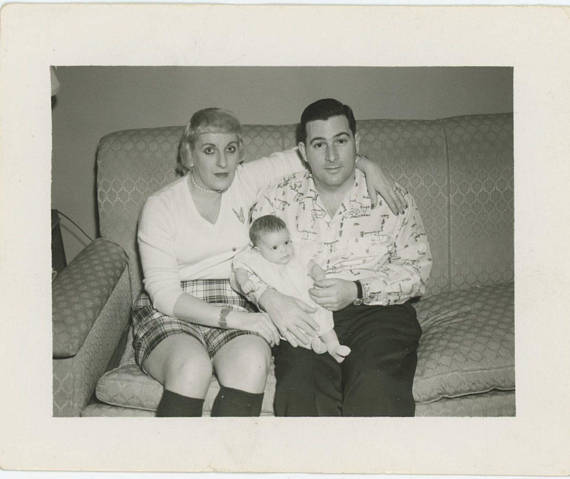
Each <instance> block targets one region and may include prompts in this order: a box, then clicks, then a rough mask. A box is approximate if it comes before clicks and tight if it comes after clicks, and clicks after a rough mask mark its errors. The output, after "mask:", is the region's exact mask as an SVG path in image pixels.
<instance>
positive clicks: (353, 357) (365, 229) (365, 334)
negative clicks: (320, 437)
mask: <svg viewBox="0 0 570 479" xmlns="http://www.w3.org/2000/svg"><path fill="white" fill-rule="evenodd" d="M298 136H299V138H298V140H299V143H298V146H299V152H300V154H301V156H302V158H303V159H304V160H305V161H306V162H307V165H308V167H309V170H308V171H307V172H304V173H298V174H296V175H293V176H291V177H288V178H286V179H285V180H283V181H282V182H281V183H280V184H279V185H277V186H276V187H273V188H271V189H269V190H267V191H265V192H264V193H263V194H262V195H261V197H260V199H259V202H258V204H257V206H256V207H255V208H254V210H253V212H252V219H255V218H257V217H259V216H262V215H266V214H274V215H276V216H279V217H281V218H282V219H283V220H284V221H285V222H286V224H287V227H288V229H289V231H290V232H291V236H292V240H293V242H295V243H297V244H298V246H299V247H300V248H303V249H304V250H305V251H307V250H309V251H310V253H311V255H312V257H313V259H314V260H315V261H316V262H317V264H319V265H320V266H321V267H322V268H323V269H324V270H325V272H326V278H325V279H320V280H316V281H315V283H314V287H313V288H312V289H311V290H310V294H311V297H312V299H313V300H314V301H315V302H316V303H318V304H320V305H321V306H323V307H325V308H327V309H329V310H331V311H333V312H334V324H335V331H336V333H337V335H338V337H339V340H340V343H341V344H345V345H346V346H348V347H350V348H351V350H352V351H351V353H350V354H349V355H348V356H347V357H346V359H345V360H344V362H342V363H340V364H339V363H337V362H336V361H335V360H334V359H333V358H332V357H331V356H330V355H328V354H321V355H319V354H316V353H315V352H313V351H311V350H310V349H306V348H297V347H294V346H296V344H295V341H292V342H286V341H282V342H281V344H280V345H279V346H278V347H277V348H276V350H275V374H276V378H277V387H276V392H275V404H274V407H275V413H276V415H278V416H317V415H318V416H338V415H344V416H413V414H414V411H415V404H414V400H413V396H412V384H413V377H414V372H415V369H416V360H417V356H416V350H417V346H418V340H419V338H420V335H421V329H420V327H419V325H418V322H417V319H416V315H415V310H414V308H413V307H412V306H411V304H410V302H409V300H410V299H411V298H413V297H417V296H420V295H421V294H423V292H424V291H425V283H426V281H427V279H428V276H429V272H430V270H431V263H432V260H431V254H430V249H429V244H428V241H427V238H426V235H425V231H424V227H423V224H422V221H421V218H420V215H419V213H418V211H417V209H416V205H415V201H414V199H413V198H412V197H411V196H410V195H409V194H408V193H406V194H405V198H406V200H407V204H408V206H407V208H406V210H405V212H404V213H403V214H402V215H394V214H393V213H392V212H391V211H390V209H389V208H388V206H387V205H386V204H385V203H384V202H382V200H380V203H379V204H378V205H372V203H371V200H370V197H369V195H368V193H367V190H366V184H365V181H364V176H363V175H362V174H361V173H360V172H359V171H358V170H357V169H356V168H355V163H356V158H357V153H358V146H359V138H358V134H357V133H356V122H355V119H354V115H353V113H352V110H351V109H350V107H348V106H347V105H343V104H342V103H341V102H339V101H337V100H334V99H330V98H328V99H323V100H319V101H317V102H315V103H312V104H311V105H309V106H308V107H307V108H306V109H305V110H304V112H303V114H302V116H301V122H300V125H299V130H298ZM373 206H374V207H373ZM278 296H279V295H278V293H276V292H275V291H274V290H266V291H265V292H263V293H262V294H260V296H258V298H259V303H260V305H261V306H262V307H263V308H264V309H265V310H266V311H267V312H268V313H269V314H270V315H271V317H272V318H274V317H277V316H279V315H281V316H283V315H284V312H283V308H282V304H283V303H280V302H279V301H278V300H277V298H278ZM276 324H277V326H278V327H279V329H280V330H281V332H282V334H283V335H284V337H286V338H288V339H289V338H291V331H287V327H286V326H283V322H281V323H280V322H279V321H276ZM297 333H300V334H301V335H302V334H303V332H299V331H297ZM305 333H307V332H306V331H305ZM297 337H298V336H297ZM310 340H311V338H310V335H309V334H307V342H309V341H310Z"/></svg>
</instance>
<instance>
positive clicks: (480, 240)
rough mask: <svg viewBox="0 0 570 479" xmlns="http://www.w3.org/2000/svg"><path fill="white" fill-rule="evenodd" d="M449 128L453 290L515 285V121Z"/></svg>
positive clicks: (481, 119) (450, 123)
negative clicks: (499, 283) (506, 283)
mask: <svg viewBox="0 0 570 479" xmlns="http://www.w3.org/2000/svg"><path fill="white" fill-rule="evenodd" d="M443 124H444V127H445V134H446V139H447V145H448V147H447V149H448V157H449V181H450V185H451V191H450V201H451V203H450V211H449V216H450V223H451V224H450V230H449V234H450V238H451V244H450V255H451V257H452V258H453V262H452V264H451V287H452V289H464V288H467V287H469V286H481V285H485V284H491V283H498V282H505V281H512V280H513V257H514V256H513V244H514V243H513V237H514V224H513V221H514V212H513V181H514V175H513V165H514V162H513V123H512V116H511V115H477V116H472V117H458V118H450V119H448V120H445V121H444V122H443Z"/></svg>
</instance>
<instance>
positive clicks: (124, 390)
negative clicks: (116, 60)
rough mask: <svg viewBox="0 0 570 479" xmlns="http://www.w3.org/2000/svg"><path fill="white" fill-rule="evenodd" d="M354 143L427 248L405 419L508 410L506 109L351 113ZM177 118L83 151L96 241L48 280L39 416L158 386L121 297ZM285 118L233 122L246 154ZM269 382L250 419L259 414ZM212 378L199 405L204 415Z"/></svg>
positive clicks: (84, 410)
mask: <svg viewBox="0 0 570 479" xmlns="http://www.w3.org/2000/svg"><path fill="white" fill-rule="evenodd" d="M358 131H359V133H360V137H361V151H362V152H363V153H365V154H367V155H368V156H369V157H370V158H372V159H374V160H376V161H379V162H381V164H382V165H383V166H384V167H385V169H386V171H388V172H389V173H390V174H391V175H392V176H393V177H394V178H395V179H396V180H397V181H399V182H400V183H402V184H403V185H404V186H406V187H407V188H408V189H409V190H410V191H411V192H412V194H413V195H414V197H415V198H416V200H417V203H418V206H419V209H420V211H421V214H422V217H423V220H424V223H425V227H426V230H427V234H428V237H429V240H430V244H431V248H432V253H433V260H434V264H433V270H432V274H431V278H430V281H429V284H428V289H427V292H426V294H425V296H424V297H423V298H421V300H420V301H418V302H417V303H415V305H414V306H415V307H416V309H417V313H418V319H419V322H420V325H421V327H422V330H423V335H422V338H421V341H420V345H419V350H418V366H417V371H416V375H415V380H414V388H413V393H414V398H415V400H416V415H418V416H513V415H515V373H514V282H513V118H512V114H489V115H468V116H460V117H453V118H444V119H438V120H384V119H374V120H364V121H359V122H358ZM181 132H182V127H162V128H148V129H137V130H127V131H119V132H115V133H111V134H109V135H106V136H105V137H103V138H102V139H101V141H100V143H99V146H98V149H97V204H98V216H99V226H100V233H101V237H100V238H98V239H96V240H95V241H94V242H93V243H92V244H90V245H89V246H87V247H86V248H85V249H84V250H83V251H82V252H81V253H80V254H79V255H78V256H77V257H76V258H75V259H74V260H73V261H72V262H71V263H70V264H69V265H68V266H67V268H66V269H64V270H63V271H62V272H61V273H60V274H59V275H58V276H57V277H56V278H55V280H54V282H53V285H52V287H53V415H54V416H152V415H153V414H154V410H155V409H156V406H157V404H158V401H159V399H160V396H161V393H162V386H161V385H160V384H159V383H158V382H156V381H154V380H153V379H152V378H150V377H148V376H146V375H144V374H143V373H142V372H141V371H140V370H139V369H138V367H137V366H136V365H135V363H134V359H133V349H132V345H131V341H132V337H131V333H130V330H129V324H130V316H129V315H130V307H131V304H132V302H133V300H134V299H135V298H136V297H137V295H138V294H139V292H140V291H141V267H140V262H139V258H138V254H137V246H136V239H135V237H136V228H137V219H138V216H139V213H140V210H141V207H142V205H143V203H144V201H145V199H146V197H147V196H148V195H149V194H150V193H152V192H154V191H156V190H157V189H159V188H160V187H162V186H163V185H165V184H167V183H169V182H170V181H172V180H173V179H174V178H175V176H174V165H175V158H176V152H177V144H178V139H179V137H180V135H181ZM294 138H295V127H294V125H247V126H245V127H244V141H245V148H246V150H247V158H248V159H250V160H251V159H255V158H259V157H261V156H265V155H267V154H269V153H271V152H273V151H276V150H281V149H284V148H289V147H291V146H292V145H293V144H294ZM274 387H275V379H274V377H273V376H271V377H270V378H269V380H268V384H267V388H266V391H265V398H264V402H263V408H262V409H263V413H262V414H263V415H271V414H272V398H273V394H274ZM217 390H218V385H217V382H216V380H215V378H212V382H211V386H210V389H209V391H208V394H207V397H206V401H205V406H204V409H205V414H209V410H210V408H211V405H212V401H213V398H214V397H215V395H216V392H217Z"/></svg>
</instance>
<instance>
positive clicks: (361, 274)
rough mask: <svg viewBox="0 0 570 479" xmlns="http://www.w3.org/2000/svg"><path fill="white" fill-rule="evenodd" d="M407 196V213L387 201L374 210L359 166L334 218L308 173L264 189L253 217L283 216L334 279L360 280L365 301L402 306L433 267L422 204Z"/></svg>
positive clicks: (422, 289) (418, 290)
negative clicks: (398, 212)
mask: <svg viewBox="0 0 570 479" xmlns="http://www.w3.org/2000/svg"><path fill="white" fill-rule="evenodd" d="M405 198H406V201H407V203H408V207H407V208H406V210H405V212H404V213H403V214H402V215H394V214H393V213H392V211H391V210H390V208H389V207H388V205H387V204H386V203H385V202H384V201H383V200H382V199H380V201H379V204H378V205H377V206H376V207H375V208H374V209H373V208H372V202H371V199H370V196H369V195H368V192H367V189H366V182H365V177H364V174H363V173H362V172H360V171H359V170H356V171H355V180H354V186H353V188H352V189H351V190H350V191H349V192H348V193H347V195H346V196H345V198H344V200H343V202H342V203H341V205H340V206H339V208H338V209H337V211H336V212H335V214H334V216H333V217H330V216H329V213H328V212H327V210H326V208H325V207H324V205H323V203H322V202H321V199H320V197H319V193H318V192H317V189H316V187H315V183H314V181H313V178H312V175H311V173H310V172H308V171H305V172H299V173H296V174H294V175H292V176H288V177H287V178H285V179H283V180H282V181H281V182H280V183H279V184H277V185H276V186H274V187H271V188H269V189H267V190H265V191H264V192H262V193H261V195H260V196H259V197H258V202H257V204H256V206H255V207H254V208H253V210H252V220H254V219H256V218H258V217H260V216H263V215H267V214H274V215H276V216H279V217H280V218H282V219H283V220H284V221H285V223H286V224H287V227H288V229H289V233H290V235H291V239H292V240H293V242H294V243H295V244H296V246H297V247H300V248H303V249H304V250H306V251H305V252H308V253H309V254H310V255H311V256H312V258H313V260H314V261H315V262H316V263H317V264H319V265H320V266H321V267H322V268H323V269H324V270H325V272H326V273H327V276H328V277H331V278H341V279H346V280H350V281H355V280H360V282H361V283H362V289H363V295H364V301H363V302H364V304H369V305H389V304H401V303H404V302H405V301H407V300H408V299H410V298H412V297H415V296H421V295H422V294H423V293H424V292H425V287H426V281H427V279H428V277H429V273H430V270H431V265H432V258H431V253H430V248H429V244H428V240H427V237H426V234H425V230H424V226H423V223H422V220H421V218H420V214H419V212H418V210H417V208H416V203H415V201H414V199H413V198H412V196H411V195H410V194H409V193H407V192H406V193H405ZM256 296H257V297H258V298H259V295H256Z"/></svg>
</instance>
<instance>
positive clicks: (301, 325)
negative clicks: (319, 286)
mask: <svg viewBox="0 0 570 479" xmlns="http://www.w3.org/2000/svg"><path fill="white" fill-rule="evenodd" d="M260 304H261V306H262V307H263V309H264V310H265V311H267V313H268V314H269V316H271V319H272V320H273V322H274V323H275V326H277V329H278V330H279V332H280V333H281V335H282V336H283V337H284V338H285V339H286V340H287V341H288V342H289V343H290V344H291V346H293V347H294V348H296V347H297V346H299V345H303V346H305V347H308V348H310V346H311V340H312V339H313V338H314V337H315V336H317V331H318V325H317V323H316V322H315V320H314V319H312V318H311V317H310V316H309V314H310V313H314V312H315V311H316V309H315V308H314V307H313V306H309V305H308V304H306V303H304V302H303V301H301V300H299V299H296V298H293V297H291V296H286V295H284V294H281V293H279V292H278V291H276V290H274V289H273V288H268V289H267V290H266V291H265V292H264V293H263V295H262V296H261V298H260Z"/></svg>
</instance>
